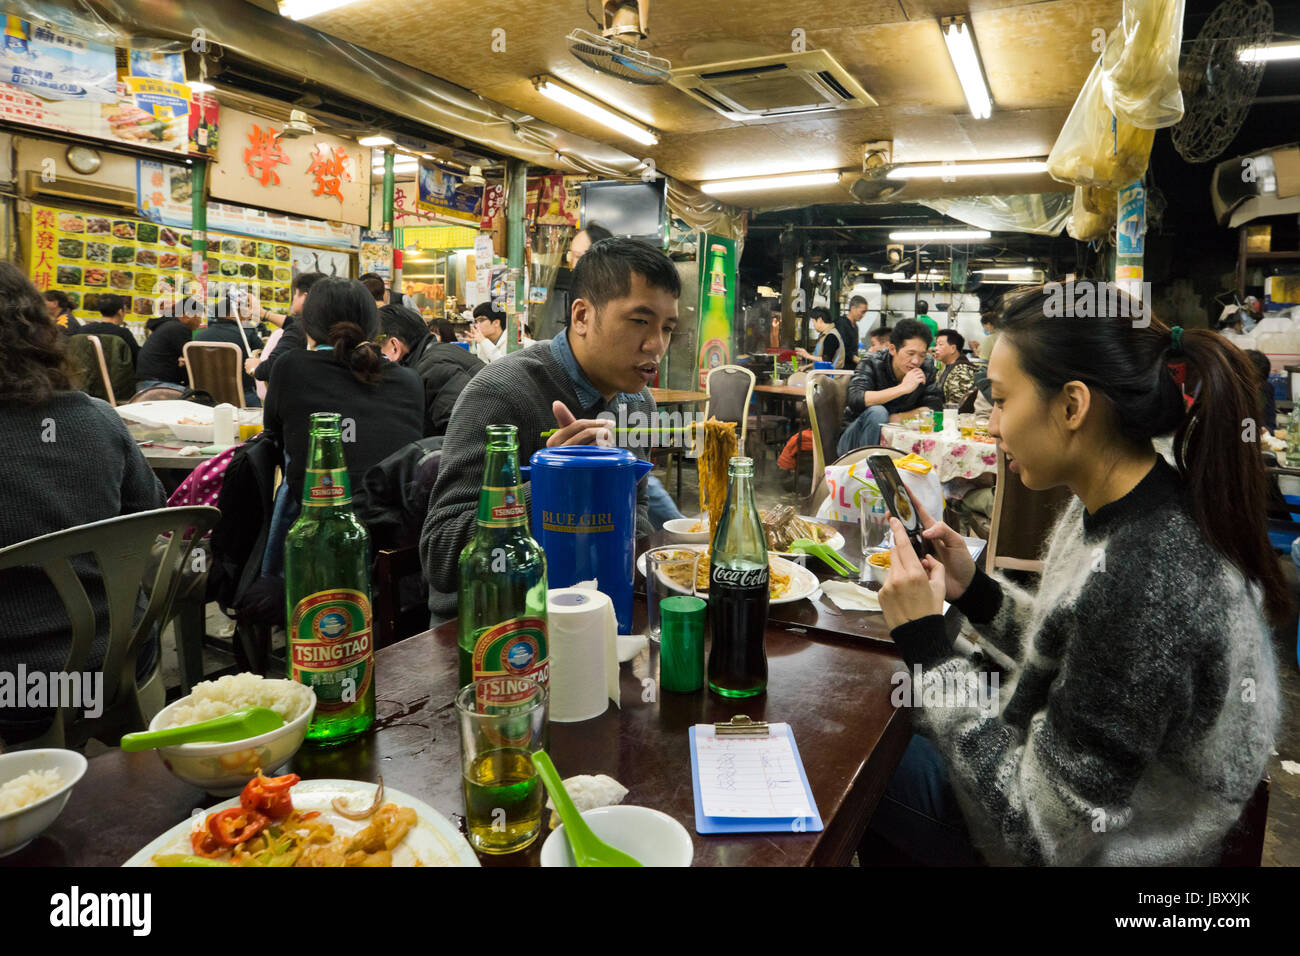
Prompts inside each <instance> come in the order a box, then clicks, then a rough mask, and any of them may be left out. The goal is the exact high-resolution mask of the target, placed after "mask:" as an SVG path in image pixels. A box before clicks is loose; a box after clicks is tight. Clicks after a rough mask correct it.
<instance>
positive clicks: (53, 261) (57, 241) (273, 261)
mask: <svg viewBox="0 0 1300 956" xmlns="http://www.w3.org/2000/svg"><path fill="white" fill-rule="evenodd" d="M31 237H32V240H31V255H30V256H29V261H30V265H31V269H30V271H31V276H32V281H33V282H35V283H36V286H37V288H39V289H40V290H41V291H42V292H43V291H45V290H46V289H59V290H61V291H63V292H65V293H67V294H68V296H69V297H70V298H71V299H72V304H73V309H74V314H75V315H76V316H77V318H78V319H95V318H98V317H99V312H98V311H97V308H96V297H97V296H99V295H101V294H103V293H106V292H111V293H116V294H118V295H121V296H125V297H126V298H127V299H128V300H129V304H128V305H127V319H128V321H142V320H145V319H149V318H152V317H153V316H155V315H157V314H158V312H159V301H160V300H161V299H167V300H170V293H171V290H173V289H175V290H180V291H183V289H184V285H185V281H186V280H187V279H188V278H189V275H190V273H189V267H190V246H191V242H192V238H191V234H190V232H189V230H187V229H177V228H174V227H171V226H160V225H158V224H157V223H153V222H146V221H144V220H141V219H133V218H127V217H123V216H109V215H100V214H97V213H86V212H75V211H72V210H66V209H57V208H54V207H50V206H33V207H32V231H31ZM291 258H292V256H291V253H290V249H289V246H287V245H284V244H282V243H274V242H264V241H258V240H255V239H242V238H239V237H236V236H226V235H222V234H221V233H212V232H210V233H208V298H209V301H210V302H215V301H216V300H217V299H218V298H219V297H221V296H222V295H223V294H224V292H225V290H226V289H227V288H228V287H229V286H231V285H237V286H238V287H239V288H241V289H244V290H248V291H253V292H256V293H257V295H258V297H259V298H260V299H261V301H262V304H263V305H264V306H266V307H267V308H271V309H275V308H277V307H282V306H286V305H288V303H289V299H290V295H289V289H290V286H291V282H292V278H293V274H292V262H291Z"/></svg>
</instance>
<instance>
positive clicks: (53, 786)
mask: <svg viewBox="0 0 1300 956" xmlns="http://www.w3.org/2000/svg"><path fill="white" fill-rule="evenodd" d="M85 772H86V758H85V757H83V756H82V755H81V754H79V753H77V752H76V751H74V750H56V749H53V748H49V749H44V750H17V751H14V752H13V753H7V754H0V856H8V855H9V854H10V853H16V852H18V851H19V850H21V849H22V848H23V847H25V846H26V845H27V844H28V843H31V842H32V840H34V839H36V838H37V837H38V836H40V835H41V833H43V832H44V831H45V828H46V827H48V826H49V825H50V824H51V823H53V822H54V821H55V820H56V819H58V816H59V814H60V813H62V812H63V808H64V806H65V805H67V802H68V797H70V796H72V788H73V786H75V785H76V783H77V781H78V780H80V779H81V775H82V774H84V773H85Z"/></svg>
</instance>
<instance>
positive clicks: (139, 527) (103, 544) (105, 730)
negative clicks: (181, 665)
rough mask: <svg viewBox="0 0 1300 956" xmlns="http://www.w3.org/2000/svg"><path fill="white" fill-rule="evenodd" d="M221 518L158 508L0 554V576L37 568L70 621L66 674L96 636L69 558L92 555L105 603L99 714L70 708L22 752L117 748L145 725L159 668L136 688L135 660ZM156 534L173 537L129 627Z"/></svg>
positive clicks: (157, 691) (157, 701)
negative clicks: (100, 745)
mask: <svg viewBox="0 0 1300 956" xmlns="http://www.w3.org/2000/svg"><path fill="white" fill-rule="evenodd" d="M220 517H221V512H220V511H218V510H217V509H216V508H208V507H201V506H200V507H187V508H158V509H156V510H153V511H142V512H139V513H138V514H133V515H124V516H122V517H119V518H109V519H107V520H104V521H96V522H93V523H91V524H85V525H80V526H78V527H75V528H69V529H68V530H66V531H56V532H54V533H53V534H47V535H42V536H41V537H39V538H32V539H31V540H29V541H21V542H19V543H18V544H13V545H10V546H9V547H7V548H0V571H5V570H8V569H10V568H18V567H33V566H35V567H39V568H41V569H42V570H43V571H44V572H45V574H46V575H47V576H48V577H49V579H50V582H51V583H52V584H53V585H54V587H55V589H56V590H57V591H58V593H59V597H60V598H61V599H62V601H63V607H64V610H65V611H66V612H67V615H68V619H69V621H70V622H71V637H72V646H71V649H70V650H69V652H68V657H67V660H66V661H65V662H64V666H63V671H64V672H65V673H80V672H84V671H86V670H87V664H88V663H89V661H90V655H91V651H92V647H93V644H94V641H95V636H96V621H95V612H94V608H93V606H92V605H91V602H90V596H89V594H88V592H87V590H86V586H85V582H83V581H81V580H80V579H79V578H78V577H77V575H76V572H75V570H74V569H73V565H72V559H73V558H76V557H78V556H80V555H84V554H91V555H93V556H94V558H95V562H96V564H97V565H98V566H99V570H100V575H101V577H102V580H103V585H104V593H105V595H106V597H107V600H108V630H109V633H108V647H107V648H106V650H105V654H104V660H103V663H102V664H101V670H102V671H103V673H104V698H105V699H104V712H103V714H101V715H100V716H99V717H98V718H95V719H93V720H88V719H82V718H80V716H79V714H78V712H77V709H76V708H73V707H65V708H61V709H60V710H58V711H57V712H56V714H55V718H54V720H53V722H52V723H51V725H50V727H49V728H48V729H47V730H46V731H45V733H44V734H42V735H41V736H40V737H38V738H36V739H35V740H32V741H27V742H24V743H23V744H21V747H22V748H24V749H27V748H39V747H64V746H67V745H68V742H69V740H70V739H71V740H75V742H76V744H77V745H80V744H82V743H84V742H85V741H86V740H88V739H89V738H90V737H99V738H100V739H106V735H107V739H106V742H107V740H112V741H114V742H115V741H116V738H117V737H120V736H121V734H123V733H126V732H129V731H134V730H144V729H145V728H146V727H148V725H149V721H150V720H151V719H152V718H153V715H154V714H156V713H157V712H158V711H159V710H161V709H162V703H163V689H162V675H161V668H159V670H158V671H155V672H154V674H153V675H152V676H151V677H150V678H149V679H148V680H147V681H146V682H145V686H144V687H140V686H138V685H137V684H136V658H137V657H138V656H139V654H140V651H141V649H142V648H143V647H144V645H145V643H146V642H147V641H148V639H149V636H150V634H151V633H152V632H153V628H154V625H155V624H160V623H161V622H163V621H165V620H167V618H168V616H169V614H170V611H171V606H172V603H173V602H174V601H175V599H176V592H177V589H178V587H179V585H180V573H179V572H180V569H181V567H182V566H183V565H184V564H185V562H187V561H188V560H189V556H190V552H191V551H192V550H193V548H194V545H195V544H196V543H197V542H198V540H199V538H201V537H202V536H203V535H204V534H205V533H207V531H208V529H210V528H211V527H212V526H213V525H214V524H216V522H217V519H218V518H220ZM160 534H170V535H171V539H170V541H169V542H168V545H167V549H166V551H165V552H164V554H163V557H162V560H161V561H160V562H159V565H158V572H157V574H156V576H155V577H154V580H153V586H152V588H151V589H150V591H149V604H148V607H147V608H146V610H145V613H144V615H143V616H142V617H141V618H140V620H139V621H138V622H135V623H132V622H133V619H134V615H135V611H136V600H137V598H138V597H139V594H140V588H141V585H142V584H143V583H144V573H145V567H146V565H147V564H148V562H149V560H150V550H151V548H152V546H153V543H154V542H155V541H156V540H157V538H158V536H159V535H160Z"/></svg>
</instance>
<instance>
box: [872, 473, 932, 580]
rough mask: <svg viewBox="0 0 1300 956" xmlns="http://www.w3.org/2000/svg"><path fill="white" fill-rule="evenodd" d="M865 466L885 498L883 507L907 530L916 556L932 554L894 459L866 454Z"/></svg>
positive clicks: (919, 518) (919, 517) (918, 516)
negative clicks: (922, 534) (922, 535)
mask: <svg viewBox="0 0 1300 956" xmlns="http://www.w3.org/2000/svg"><path fill="white" fill-rule="evenodd" d="M867 467H869V468H870V469H871V475H872V477H873V478H875V479H876V486H877V487H878V488H879V489H880V494H881V496H882V497H883V498H884V499H885V507H886V508H888V509H889V513H890V514H892V515H893V516H894V517H895V518H897V519H898V521H899V523H900V524H902V526H903V530H904V531H906V532H907V539H908V540H909V541H911V542H912V548H913V550H915V551H916V556H917V557H918V558H924V557H925V556H926V555H932V554H934V548H933V547H932V546H931V545H930V542H929V541H927V540H925V538H923V537H921V530H922V529H921V516H920V515H918V514H917V513H916V508H915V507H914V506H913V505H912V499H911V498H910V497H908V494H907V488H905V487H904V486H903V479H902V478H900V477H899V476H898V469H897V468H895V467H894V460H893V459H892V458H890V457H889V456H888V455H868V456H867Z"/></svg>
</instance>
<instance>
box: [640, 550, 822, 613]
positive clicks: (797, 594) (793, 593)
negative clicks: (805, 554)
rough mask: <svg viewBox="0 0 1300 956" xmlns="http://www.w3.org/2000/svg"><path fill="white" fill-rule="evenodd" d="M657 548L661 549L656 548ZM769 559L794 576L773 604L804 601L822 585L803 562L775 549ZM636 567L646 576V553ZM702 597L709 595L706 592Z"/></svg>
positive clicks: (776, 566) (779, 568) (769, 553)
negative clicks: (779, 555)
mask: <svg viewBox="0 0 1300 956" xmlns="http://www.w3.org/2000/svg"><path fill="white" fill-rule="evenodd" d="M663 547H664V548H665V549H668V548H671V549H673V550H677V551H697V552H703V551H705V550H706V549H707V548H708V545H704V544H671V545H663ZM655 550H659V549H658V548H656V549H655ZM767 557H768V560H769V561H770V562H771V564H772V567H774V568H776V569H777V570H779V571H780V572H781V573H782V574H788V575H790V577H791V578H792V580H791V582H790V590H789V591H786V592H785V596H784V597H780V598H773V599H772V602H771V603H773V604H793V603H794V602H795V601H802V600H803V599H804V598H806V597H812V596H813V595H814V594H816V593H817V591H818V589H819V588H820V587H821V582H820V581H818V580H817V575H815V574H813V573H812V572H811V571H809V570H808V569H807V568H805V567H804V566H803V565H801V564H795V563H794V562H793V561H789V560H787V559H785V558H781V557H777V556H776V553H775V552H773V551H769V552H768V556H767ZM636 569H637V571H638V572H640V574H641V576H642V577H645V554H644V553H642V554H641V555H640V556H639V557H638V558H637V559H636ZM701 597H706V598H707V597H708V592H705V593H704V594H702V595H701Z"/></svg>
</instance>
